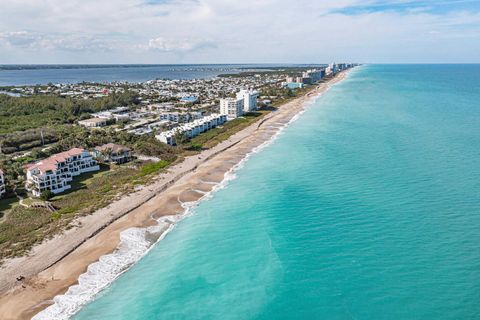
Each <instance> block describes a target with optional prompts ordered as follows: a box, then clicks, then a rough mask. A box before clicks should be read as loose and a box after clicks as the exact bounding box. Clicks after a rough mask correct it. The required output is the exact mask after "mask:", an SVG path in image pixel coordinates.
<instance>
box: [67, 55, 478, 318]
mask: <svg viewBox="0 0 480 320" xmlns="http://www.w3.org/2000/svg"><path fill="white" fill-rule="evenodd" d="M453 75H455V76H453ZM479 83H480V66H478V65H477V66H466V65H465V66H448V65H444V66H433V65H432V66H418V65H417V66H375V65H373V66H365V67H362V68H359V69H358V70H354V71H353V72H352V73H351V75H350V76H349V77H348V78H347V80H345V81H344V82H342V83H340V84H339V85H337V86H335V87H333V88H332V89H331V90H330V91H329V92H327V93H326V94H325V95H324V96H322V98H320V99H318V100H317V101H316V102H315V103H314V104H313V105H312V106H311V107H310V108H308V109H307V110H306V111H305V113H304V114H302V115H301V116H300V117H299V119H298V120H297V121H295V122H294V123H292V125H291V126H289V127H287V128H286V129H285V130H284V131H283V132H282V134H281V135H280V136H279V137H278V138H277V139H276V141H275V142H274V143H273V144H272V145H270V146H269V147H268V148H265V149H264V150H263V151H262V152H260V153H255V154H253V155H252V156H251V157H250V159H249V160H248V161H247V162H245V164H244V167H243V168H242V169H240V170H238V171H237V172H236V173H235V175H236V176H237V179H235V180H232V181H230V182H229V184H228V186H227V187H226V188H223V189H221V190H218V191H217V192H216V193H215V194H214V195H213V196H212V197H211V198H209V199H207V200H204V201H202V202H201V203H200V204H199V205H198V207H196V208H195V209H194V210H195V212H194V214H193V215H190V216H188V217H187V218H186V219H185V220H183V221H182V222H181V223H179V224H178V225H177V226H176V227H175V228H174V229H173V230H172V231H171V232H170V233H169V234H168V236H167V237H166V238H165V239H163V240H162V241H160V242H159V243H158V244H157V245H156V246H155V247H153V248H152V250H151V251H150V252H149V253H148V254H147V255H146V256H145V257H144V258H143V259H142V260H140V261H139V262H138V263H137V264H136V265H134V266H133V267H132V268H131V269H130V270H129V271H127V272H125V273H124V274H123V275H122V276H120V277H119V279H117V281H115V282H114V283H113V284H112V285H111V286H110V287H108V288H107V289H106V290H104V291H103V292H102V293H101V294H100V295H99V296H98V297H97V299H96V300H94V301H93V302H92V303H90V304H89V305H87V306H86V307H84V308H83V309H82V310H81V311H80V312H79V313H78V314H77V315H76V316H75V317H74V318H75V319H82V320H83V319H172V318H175V319H191V318H194V319H205V318H208V319H252V318H255V319H298V318H307V319H312V318H313V319H317V318H325V319H351V318H355V319H473V318H478V317H480V306H479V304H478V301H479V298H480V293H479V292H480V291H479V288H480V250H479V247H478V244H479V243H480V233H479V232H478V230H479V228H480V200H479V196H478V195H479V194H480V166H479V165H478V163H479V159H480V151H479V150H480V108H479V106H478V101H480V88H479Z"/></svg>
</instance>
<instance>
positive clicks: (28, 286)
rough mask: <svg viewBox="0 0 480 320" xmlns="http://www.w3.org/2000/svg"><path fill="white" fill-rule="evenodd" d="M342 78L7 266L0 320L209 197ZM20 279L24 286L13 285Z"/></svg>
mask: <svg viewBox="0 0 480 320" xmlns="http://www.w3.org/2000/svg"><path fill="white" fill-rule="evenodd" d="M346 75H347V72H342V73H339V74H337V76H336V77H335V78H333V79H332V80H330V81H328V82H325V83H322V84H320V85H318V86H317V87H316V88H315V89H314V90H312V91H311V92H309V93H308V94H307V95H305V96H302V97H299V98H296V99H295V100H293V101H290V102H288V103H286V104H284V105H282V106H281V107H279V109H278V110H277V111H274V112H272V113H270V114H268V115H266V116H265V117H264V118H262V119H261V120H259V121H258V122H256V123H254V124H252V125H251V126H249V127H247V128H246V129H244V130H242V131H240V132H238V133H236V134H235V135H233V136H231V137H230V138H229V139H228V140H226V141H224V142H222V143H220V144H218V145H217V146H215V147H213V148H211V149H208V150H205V151H203V152H202V153H200V154H198V155H194V156H190V157H187V158H186V159H185V160H184V161H183V162H182V163H180V164H177V165H175V166H172V167H170V168H169V169H168V172H166V173H163V174H161V175H159V176H158V178H157V179H156V182H155V183H153V184H150V185H148V186H145V187H143V188H141V189H140V190H138V191H136V192H135V193H132V194H130V195H128V196H125V197H123V198H122V199H120V200H118V201H116V202H114V203H112V204H110V205H109V206H108V207H106V208H103V209H101V210H98V211H96V212H94V213H93V214H91V215H89V216H85V217H81V218H79V219H77V220H76V221H75V222H74V224H75V226H76V227H74V228H71V229H70V230H67V231H66V232H64V233H63V234H62V235H58V236H56V237H54V238H53V239H50V240H47V241H45V242H43V243H42V244H40V245H37V246H35V247H34V248H33V250H32V251H31V252H30V254H29V255H28V256H26V257H21V258H15V259H10V260H7V261H5V263H4V264H3V265H2V267H1V268H0V319H5V320H7V319H30V318H31V317H32V316H33V315H35V314H36V313H38V312H39V311H41V310H42V309H44V308H46V307H47V306H49V305H50V304H52V298H53V297H54V296H56V295H59V294H62V293H64V292H66V290H67V289H68V288H69V287H70V286H72V285H74V284H75V283H76V282H77V279H78V277H79V276H80V275H81V274H82V273H84V272H85V271H86V269H87V267H88V265H90V264H92V263H94V262H96V261H98V259H99V258H100V257H101V256H103V255H106V254H108V253H111V252H113V251H114V250H115V249H116V248H117V246H118V244H119V239H120V233H121V232H122V231H124V230H126V229H129V228H132V227H146V226H152V225H155V224H157V219H159V218H160V217H163V216H169V215H176V214H181V213H182V212H184V210H185V209H184V206H182V204H184V203H188V202H194V201H197V200H199V199H200V198H202V197H203V196H204V195H205V193H208V192H209V191H211V190H212V189H213V188H214V187H215V185H217V184H218V183H220V182H222V181H223V180H224V178H225V174H226V173H227V172H229V171H230V170H231V169H232V168H233V167H234V166H235V165H236V164H238V163H239V162H240V161H241V160H242V159H244V158H245V156H246V155H247V154H249V153H250V152H251V151H252V150H253V149H254V148H256V147H258V146H260V145H262V144H263V143H265V142H266V141H269V140H270V139H271V138H272V137H273V136H274V135H275V134H276V133H277V132H278V130H280V128H282V127H283V126H285V125H286V124H287V123H288V122H289V121H290V120H291V119H292V118H293V117H294V116H295V115H297V114H298V113H299V112H301V111H302V110H303V109H304V107H305V102H307V101H309V100H310V99H312V97H315V96H317V95H319V94H321V93H323V92H324V91H326V90H327V89H328V88H329V87H330V86H331V85H333V84H335V83H338V82H339V81H341V80H343V79H344V78H345V77H346ZM19 276H24V277H25V280H23V281H17V280H16V278H17V277H19Z"/></svg>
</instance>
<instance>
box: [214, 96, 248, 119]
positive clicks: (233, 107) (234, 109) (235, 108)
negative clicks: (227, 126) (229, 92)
mask: <svg viewBox="0 0 480 320" xmlns="http://www.w3.org/2000/svg"><path fill="white" fill-rule="evenodd" d="M243 110H244V104H243V99H239V98H226V99H220V114H224V115H226V116H227V118H228V119H229V120H231V119H235V118H238V117H240V116H242V115H243V113H244V111H243Z"/></svg>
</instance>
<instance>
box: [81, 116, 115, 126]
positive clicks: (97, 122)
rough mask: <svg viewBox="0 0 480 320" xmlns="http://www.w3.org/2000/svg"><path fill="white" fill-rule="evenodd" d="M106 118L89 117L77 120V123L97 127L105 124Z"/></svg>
mask: <svg viewBox="0 0 480 320" xmlns="http://www.w3.org/2000/svg"><path fill="white" fill-rule="evenodd" d="M107 120H108V119H106V118H90V119H86V120H80V121H78V124H79V125H81V126H84V127H86V128H98V127H104V126H106V125H107Z"/></svg>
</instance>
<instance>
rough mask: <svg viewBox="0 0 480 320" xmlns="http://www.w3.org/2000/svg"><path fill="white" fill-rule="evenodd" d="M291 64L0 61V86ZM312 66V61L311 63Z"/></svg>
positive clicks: (197, 74)
mask: <svg viewBox="0 0 480 320" xmlns="http://www.w3.org/2000/svg"><path fill="white" fill-rule="evenodd" d="M282 66H283V67H286V66H312V65H298V64H296V65H293V64H275V65H272V64H188V65H187V64H185V65H166V64H164V65H128V64H125V65H0V86H19V85H36V84H42V85H44V84H48V83H80V82H83V81H86V82H100V83H103V82H113V81H128V82H143V81H147V80H154V79H208V78H212V77H215V76H217V75H219V74H225V73H229V74H230V73H239V72H242V71H245V70H246V69H250V68H254V69H262V68H264V67H265V68H271V67H282ZM313 66H314V65H313Z"/></svg>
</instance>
